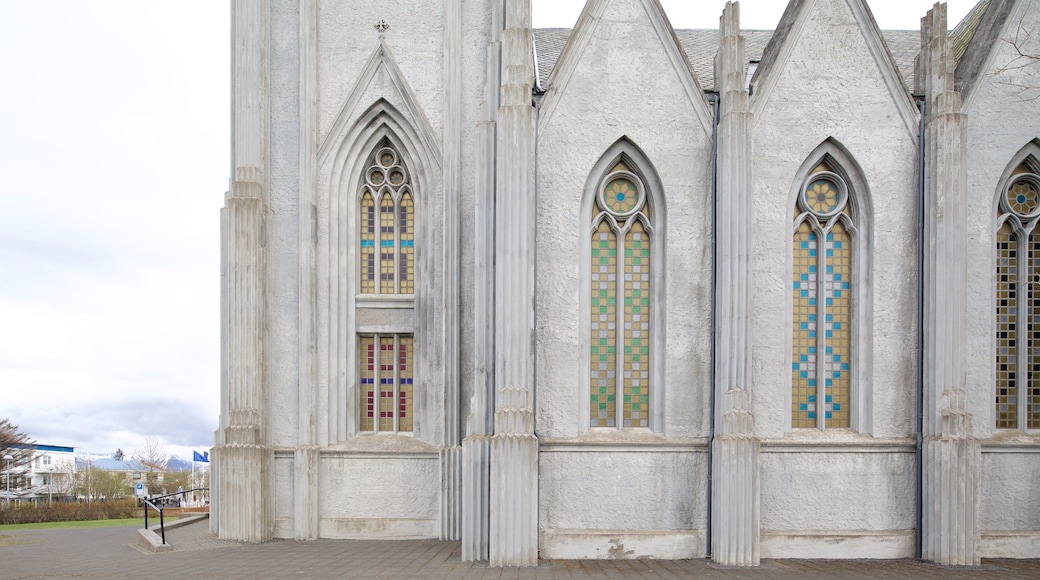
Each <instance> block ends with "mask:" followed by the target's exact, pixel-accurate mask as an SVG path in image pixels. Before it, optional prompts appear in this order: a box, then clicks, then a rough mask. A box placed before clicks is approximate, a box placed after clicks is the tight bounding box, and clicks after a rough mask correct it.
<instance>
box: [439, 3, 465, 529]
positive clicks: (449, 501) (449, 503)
mask: <svg viewBox="0 0 1040 580" xmlns="http://www.w3.org/2000/svg"><path fill="white" fill-rule="evenodd" d="M462 26H463V18H462V0H445V2H444V149H443V150H444V220H443V222H442V223H443V228H444V247H443V252H444V296H445V297H447V299H446V301H445V305H444V349H443V352H444V353H445V354H446V356H445V359H444V447H445V448H444V449H443V450H442V451H441V454H440V456H441V501H440V505H441V539H442V540H458V539H459V538H460V520H459V518H460V516H461V510H460V506H459V501H460V499H461V497H460V494H461V489H460V488H461V484H462V481H461V478H462V473H461V454H462V447H461V445H460V440H459V439H460V438H459V432H460V430H461V425H460V421H459V413H460V406H459V383H460V374H459V362H460V360H459V301H458V300H457V299H456V297H457V296H459V277H460V276H459V273H460V255H461V254H460V231H459V223H460V221H461V213H460V209H461V208H460V202H459V199H460V195H461V190H462V53H463V50H464V47H463V46H462Z"/></svg>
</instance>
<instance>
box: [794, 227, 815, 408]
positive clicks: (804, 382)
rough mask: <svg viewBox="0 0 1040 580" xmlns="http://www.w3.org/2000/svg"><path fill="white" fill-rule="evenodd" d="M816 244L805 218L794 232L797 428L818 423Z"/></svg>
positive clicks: (795, 402) (795, 401) (795, 400)
mask: <svg viewBox="0 0 1040 580" xmlns="http://www.w3.org/2000/svg"><path fill="white" fill-rule="evenodd" d="M817 245H818V244H817V237H816V234H815V233H814V232H813V231H812V226H810V225H809V224H808V223H807V222H804V221H803V222H802V223H801V225H799V226H798V229H797V231H796V232H795V235H794V283H793V284H794V286H793V292H792V294H793V300H794V303H793V305H792V311H793V312H792V315H793V320H792V329H793V339H792V345H791V356H792V359H793V360H792V364H791V390H792V393H791V405H792V409H791V426H792V427H795V428H806V427H816V412H817V411H816V410H817V405H816V381H817V368H816V363H817V356H816V349H817V346H816V345H817V340H816V326H817V324H816V322H817V320H816V318H817V312H818V304H817V294H818V292H819V284H818V281H817V268H818V266H817V265H818V263H819V256H818V254H817V251H818V250H817Z"/></svg>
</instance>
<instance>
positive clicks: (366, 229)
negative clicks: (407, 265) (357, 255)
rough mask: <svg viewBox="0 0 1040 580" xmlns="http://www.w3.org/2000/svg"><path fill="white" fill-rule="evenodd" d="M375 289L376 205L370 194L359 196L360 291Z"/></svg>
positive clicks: (373, 290) (367, 291)
mask: <svg viewBox="0 0 1040 580" xmlns="http://www.w3.org/2000/svg"><path fill="white" fill-rule="evenodd" d="M375 291H376V207H375V201H374V200H373V199H372V195H371V194H370V193H368V192H365V195H363V196H362V197H361V293H362V294H374V293H375Z"/></svg>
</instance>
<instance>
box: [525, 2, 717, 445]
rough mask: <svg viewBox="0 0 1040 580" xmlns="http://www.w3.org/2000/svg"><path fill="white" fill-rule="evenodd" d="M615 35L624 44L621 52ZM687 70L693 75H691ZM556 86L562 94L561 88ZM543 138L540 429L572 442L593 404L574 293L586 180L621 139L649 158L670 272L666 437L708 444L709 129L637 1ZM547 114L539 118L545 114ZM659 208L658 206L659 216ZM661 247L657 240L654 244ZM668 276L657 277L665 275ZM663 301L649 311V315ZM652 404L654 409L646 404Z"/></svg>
mask: <svg viewBox="0 0 1040 580" xmlns="http://www.w3.org/2000/svg"><path fill="white" fill-rule="evenodd" d="M616 38H625V39H626V42H625V43H624V44H623V45H620V46H619V45H617V44H616V43H615V42H614V40H615V39H616ZM686 74H688V73H686ZM561 89H562V91H561ZM553 91H557V92H559V94H557V95H555V96H553V95H551V94H547V95H546V97H545V100H544V101H543V103H542V106H543V108H544V107H545V105H546V103H547V102H548V101H549V100H550V99H552V98H555V99H558V101H557V102H556V104H555V108H554V111H553V113H552V116H551V117H550V118H548V121H547V122H546V120H545V119H542V120H540V125H539V127H540V132H539V135H538V231H537V244H538V248H537V251H538V255H537V268H536V271H537V275H538V283H537V291H536V298H535V300H536V304H537V354H536V357H537V365H538V374H537V385H538V398H537V403H538V409H537V411H538V413H537V422H538V433H539V434H540V435H542V436H549V437H574V436H576V435H578V432H579V429H580V427H579V426H580V424H581V417H579V416H578V414H579V408H580V400H581V398H584V397H588V386H587V384H584V383H583V379H582V378H583V376H584V372H585V369H583V368H582V365H581V364H580V362H579V361H581V360H582V353H583V352H584V350H585V349H587V348H588V337H585V336H580V335H579V333H580V329H581V328H582V325H581V317H582V316H588V312H587V308H583V307H582V306H583V304H587V299H586V300H583V297H582V296H581V295H580V288H581V284H580V280H581V278H582V277H587V276H588V274H587V272H586V271H585V270H584V268H583V264H584V263H585V260H584V259H583V256H581V253H580V248H581V239H580V236H584V235H588V234H587V233H586V232H588V231H589V228H590V224H589V223H582V216H581V206H582V198H583V194H584V191H585V184H586V180H588V178H589V172H590V171H591V170H592V168H593V166H594V165H595V164H596V162H597V161H598V160H599V158H600V157H601V156H602V155H603V154H604V153H605V152H606V151H607V149H608V148H609V147H610V146H611V145H613V144H614V142H616V141H617V140H618V139H620V138H621V137H626V136H627V137H628V138H629V139H630V140H631V141H632V142H633V143H634V144H635V145H636V146H638V147H639V148H641V149H642V151H643V152H644V153H645V154H646V156H647V158H648V159H649V161H650V163H652V164H653V168H654V169H656V171H657V173H658V174H659V175H660V178H661V181H662V185H663V189H664V191H663V192H662V193H663V196H662V197H663V199H664V205H665V207H664V208H663V210H664V211H665V212H666V213H667V232H666V233H665V235H666V236H667V242H666V243H667V245H666V248H665V256H666V262H665V264H655V265H654V266H653V272H656V274H655V278H654V279H653V280H654V282H653V283H656V284H660V283H661V282H662V281H663V282H664V283H665V284H666V287H665V293H666V295H667V311H666V313H665V319H667V335H666V338H665V344H663V345H660V344H654V345H652V347H651V348H657V349H660V348H664V349H665V352H664V358H665V369H666V374H665V376H664V377H653V378H652V379H651V380H652V381H662V380H663V381H664V384H665V392H666V400H665V401H664V405H665V425H664V432H665V433H666V434H667V435H674V436H687V437H688V436H697V435H701V436H703V435H704V434H706V428H707V413H706V407H707V401H708V394H709V392H710V387H709V381H710V368H711V361H710V351H711V327H710V324H711V319H710V313H711V304H710V299H711V247H710V240H711V206H710V197H709V196H710V183H711V181H710V178H709V163H710V153H711V145H710V133H708V132H707V131H706V129H705V128H704V127H703V126H702V125H701V123H700V122H699V121H698V119H697V117H696V115H695V114H694V110H693V107H694V106H700V107H706V105H704V104H701V103H698V104H697V105H694V104H691V103H690V101H689V100H688V99H687V97H686V96H685V93H684V92H683V89H682V86H681V84H680V82H679V77H678V73H677V71H676V70H675V69H674V68H673V66H672V64H671V63H670V62H669V61H668V60H667V58H666V56H665V54H664V48H663V47H662V43H661V40H660V39H659V37H658V35H657V33H656V32H655V31H654V30H653V29H652V27H651V24H650V22H649V19H648V17H647V16H646V14H645V12H643V8H642V6H641V5H639V3H636V2H616V3H611V4H610V5H609V7H608V9H607V13H606V14H605V15H604V17H603V19H602V21H600V22H599V24H598V26H597V28H596V29H595V31H594V36H593V38H592V39H591V40H590V41H589V44H588V47H587V48H586V50H585V52H584V54H583V56H582V62H581V64H580V65H579V66H578V67H577V69H576V70H575V71H574V73H573V76H572V77H571V78H570V79H569V81H568V82H567V83H566V85H565V86H563V87H560V86H556V87H552V88H550V93H551V92H553ZM543 114H544V113H543ZM661 209H662V208H658V210H657V211H660V210H661ZM653 242H660V238H659V237H658V238H657V239H654V240H652V243H653ZM662 276H663V277H662ZM660 307H662V305H657V304H653V305H651V308H660ZM652 404H653V403H652Z"/></svg>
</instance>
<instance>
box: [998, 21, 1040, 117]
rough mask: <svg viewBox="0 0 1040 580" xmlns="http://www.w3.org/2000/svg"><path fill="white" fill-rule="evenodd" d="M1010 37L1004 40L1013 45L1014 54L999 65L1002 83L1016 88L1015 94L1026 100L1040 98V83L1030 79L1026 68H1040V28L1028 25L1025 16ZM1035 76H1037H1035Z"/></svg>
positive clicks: (1013, 28)
mask: <svg viewBox="0 0 1040 580" xmlns="http://www.w3.org/2000/svg"><path fill="white" fill-rule="evenodd" d="M1012 30H1013V32H1012V34H1011V37H1010V38H1005V39H1004V42H1007V43H1008V44H1009V45H1011V49H1012V53H1013V54H1012V56H1011V58H1010V59H1008V61H1007V62H1005V63H1002V64H1001V65H1000V66H998V67H997V70H996V72H997V74H999V75H1000V77H1001V80H1000V81H998V82H999V83H1000V84H1002V85H1007V86H1010V87H1013V88H1014V89H1015V94H1016V95H1017V96H1018V97H1019V98H1022V99H1024V100H1029V101H1033V100H1037V99H1040V83H1037V82H1034V81H1033V80H1030V76H1032V75H1031V74H1029V73H1028V72H1027V71H1026V69H1034V70H1040V30H1036V29H1033V28H1030V27H1028V26H1026V24H1025V18H1024V17H1023V18H1022V19H1020V20H1019V21H1018V23H1017V24H1015V25H1014V26H1013V27H1012ZM1034 78H1035V77H1034Z"/></svg>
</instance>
